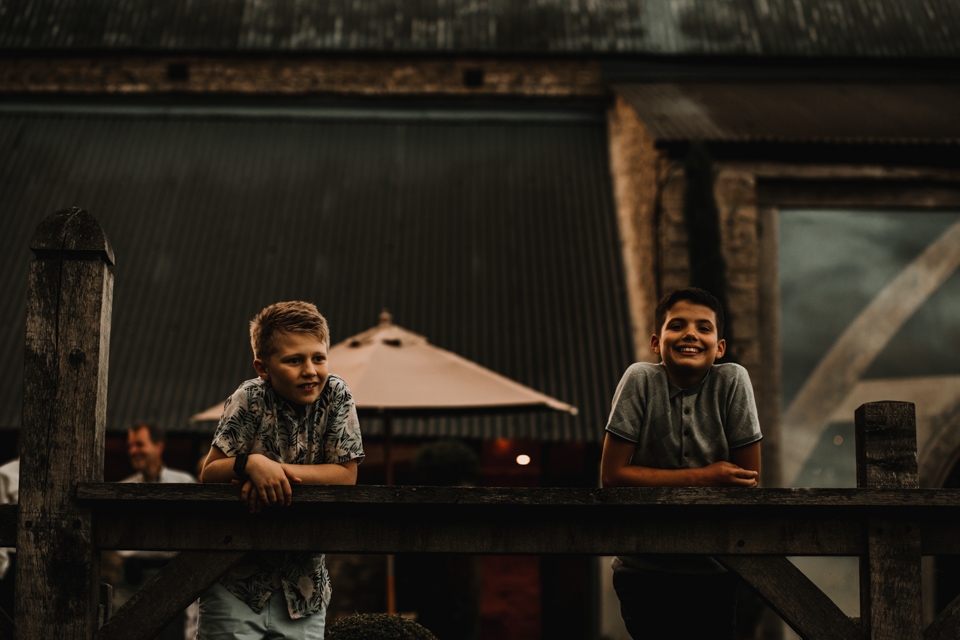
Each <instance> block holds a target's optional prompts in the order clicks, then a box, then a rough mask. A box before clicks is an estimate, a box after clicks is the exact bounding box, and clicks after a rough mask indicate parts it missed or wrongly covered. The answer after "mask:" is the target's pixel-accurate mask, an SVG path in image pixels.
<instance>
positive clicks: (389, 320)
mask: <svg viewBox="0 0 960 640" xmlns="http://www.w3.org/2000/svg"><path fill="white" fill-rule="evenodd" d="M391 324H393V316H391V315H390V312H389V311H387V310H386V309H384V310H383V311H381V312H380V326H381V327H389V326H390V325H391Z"/></svg>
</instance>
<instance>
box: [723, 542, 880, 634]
mask: <svg viewBox="0 0 960 640" xmlns="http://www.w3.org/2000/svg"><path fill="white" fill-rule="evenodd" d="M716 558H717V560H718V561H719V562H720V563H721V564H723V565H724V566H726V567H727V568H728V569H730V570H731V571H733V572H735V573H737V574H738V575H739V576H740V577H741V578H743V579H744V581H745V582H746V583H747V584H748V585H749V586H750V588H751V589H753V590H754V591H755V592H756V593H757V595H759V596H760V598H761V599H762V600H763V601H764V602H766V603H767V604H768V605H769V606H770V608H771V609H773V610H774V611H775V612H776V613H777V615H779V616H780V617H781V618H782V619H783V621H784V622H786V623H787V624H788V625H790V628H791V629H793V630H794V631H796V632H797V633H798V634H799V635H800V637H802V638H807V639H809V640H861V638H862V636H861V634H860V630H859V629H858V628H857V625H856V624H854V623H853V621H852V620H851V619H850V618H849V617H847V616H846V615H845V614H844V613H843V611H841V610H840V608H839V607H837V605H836V604H834V603H833V601H832V600H831V599H830V598H829V597H827V595H826V594H825V593H823V591H821V590H820V588H819V587H818V586H817V585H815V584H814V583H813V582H811V581H810V579H809V578H807V576H805V575H804V574H803V572H802V571H800V570H799V569H798V568H797V567H796V565H794V564H793V563H792V562H790V561H789V560H787V559H786V558H785V557H783V556H716Z"/></svg>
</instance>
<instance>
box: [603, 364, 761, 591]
mask: <svg viewBox="0 0 960 640" xmlns="http://www.w3.org/2000/svg"><path fill="white" fill-rule="evenodd" d="M607 431H609V432H610V433H612V434H614V435H617V436H619V437H621V438H623V439H624V440H628V441H630V442H635V443H637V447H636V449H635V450H634V453H633V458H632V460H631V462H632V463H633V464H636V465H640V466H644V467H653V468H657V469H691V468H698V467H705V466H707V465H710V464H713V463H714V462H719V461H721V460H729V459H730V450H731V449H736V448H738V447H743V446H746V445H748V444H753V443H754V442H757V441H758V440H760V439H761V438H762V437H763V436H762V435H761V434H760V423H759V421H758V420H757V405H756V401H755V400H754V397H753V386H752V385H751V384H750V376H749V375H748V374H747V370H746V369H744V368H743V367H741V366H740V365H738V364H734V363H725V364H715V365H713V366H712V367H711V368H710V370H709V371H708V372H707V375H706V376H705V377H704V379H703V381H702V382H700V384H698V385H697V386H695V387H692V388H690V389H681V388H680V387H678V386H677V385H675V384H674V383H673V382H671V381H670V379H669V378H668V377H667V371H666V369H665V368H664V366H663V364H652V363H649V362H638V363H636V364H633V365H631V366H630V367H629V368H628V369H627V370H626V372H625V373H624V374H623V377H622V378H621V380H620V384H619V385H618V386H617V391H616V393H615V394H614V396H613V403H612V408H611V411H610V418H609V420H608V421H607ZM618 560H619V562H618V561H617V560H615V561H614V566H615V567H616V566H618V564H625V565H628V566H637V567H644V568H658V569H665V570H673V571H689V572H704V571H716V570H718V568H719V565H718V564H717V563H716V562H715V561H713V560H712V559H709V558H706V557H703V556H689V557H686V556H683V557H681V556H643V557H642V558H641V557H637V556H631V557H630V558H625V557H621V558H619V559H618Z"/></svg>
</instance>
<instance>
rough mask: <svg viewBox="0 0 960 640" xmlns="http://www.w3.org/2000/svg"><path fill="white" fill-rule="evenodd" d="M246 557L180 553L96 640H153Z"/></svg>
mask: <svg viewBox="0 0 960 640" xmlns="http://www.w3.org/2000/svg"><path fill="white" fill-rule="evenodd" d="M245 555H247V554H246V553H245V552H243V551H214V552H201V551H184V552H181V553H179V554H177V556H176V557H175V558H173V559H172V560H171V561H170V562H169V563H167V565H166V566H164V567H163V569H161V570H160V573H158V574H157V575H156V576H154V577H153V578H152V579H151V580H150V581H149V582H147V584H145V585H143V586H142V587H140V589H138V590H137V592H136V593H134V594H133V597H131V598H130V600H128V601H127V602H126V604H124V605H123V606H122V607H120V610H119V611H117V613H116V615H114V616H113V617H112V618H110V619H109V620H108V621H107V623H106V624H105V625H103V627H102V628H101V629H100V631H99V632H98V633H97V635H96V640H151V638H153V637H155V636H156V635H157V634H158V633H160V631H162V630H163V628H164V627H165V626H166V625H167V624H169V623H170V621H171V620H173V619H174V617H176V615H177V614H179V613H180V612H182V611H183V610H184V609H185V608H187V606H188V605H189V604H190V603H191V602H193V601H194V600H196V599H197V598H198V597H199V596H200V594H201V593H203V592H204V591H206V589H207V587H209V586H210V585H211V584H213V583H214V582H215V581H216V580H217V579H219V578H220V576H222V575H223V574H224V573H226V572H227V571H229V570H230V568H231V567H233V566H234V565H236V564H237V563H238V562H240V560H242V559H243V557H244V556H245Z"/></svg>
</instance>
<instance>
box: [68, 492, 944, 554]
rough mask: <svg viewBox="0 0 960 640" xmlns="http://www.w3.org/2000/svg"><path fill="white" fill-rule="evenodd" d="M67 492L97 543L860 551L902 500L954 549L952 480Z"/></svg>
mask: <svg viewBox="0 0 960 640" xmlns="http://www.w3.org/2000/svg"><path fill="white" fill-rule="evenodd" d="M77 495H78V499H79V500H80V501H81V502H83V503H84V504H89V505H90V506H91V508H93V509H94V510H95V512H96V514H97V517H98V519H99V522H101V523H102V526H101V527H100V528H99V529H98V537H97V540H96V544H97V546H98V547H100V548H111V549H116V548H122V549H142V548H149V549H175V550H203V549H210V550H226V549H252V548H254V546H253V545H255V544H256V543H257V541H258V540H264V539H270V540H272V541H273V544H282V545H284V548H286V549H288V550H311V549H316V548H318V547H317V540H318V539H322V540H324V546H323V547H319V548H322V549H323V550H325V551H329V552H331V553H335V552H336V553H404V552H454V553H532V554H541V553H542V554H551V553H596V554H619V553H626V552H628V551H641V550H642V551H644V552H649V553H711V554H715V553H733V554H772V555H785V554H786V555H859V554H860V553H862V552H863V551H864V540H863V533H862V531H863V524H862V523H863V522H864V521H865V519H866V518H867V517H868V516H869V515H870V513H875V514H876V513H901V512H902V513H904V514H908V516H909V517H912V518H918V519H924V518H928V519H936V520H938V521H942V523H943V524H942V525H940V527H939V528H935V529H933V530H931V533H937V532H941V531H942V533H941V535H939V538H938V545H939V546H938V547H937V548H938V549H939V551H940V552H945V553H960V536H956V535H951V533H957V532H960V525H957V524H952V525H948V524H947V522H948V521H949V522H955V521H957V520H960V518H958V517H957V516H958V515H960V501H958V497H960V493H958V492H956V491H953V490H911V491H904V490H894V491H891V492H885V491H879V490H858V489H830V490H826V489H783V490H781V489H711V488H706V489H651V490H647V489H637V490H623V491H622V490H611V489H581V488H534V489H516V488H479V487H409V486H408V487H387V486H353V487H320V486H304V487H295V488H294V503H293V505H292V506H291V507H289V508H283V509H278V510H276V512H275V514H273V515H271V517H270V518H264V517H257V516H251V515H250V514H249V513H247V512H246V510H245V509H244V508H243V505H242V504H241V502H240V499H239V489H237V488H236V487H232V486H230V485H197V484H186V485H148V484H86V483H84V484H80V485H78V487H77ZM911 498H913V499H911ZM332 513H333V514H336V525H335V526H334V525H333V524H331V521H330V519H329V515H330V514H332ZM174 522H176V523H178V524H176V525H175V524H173V523H174ZM638 545H641V546H642V548H641V546H638Z"/></svg>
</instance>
